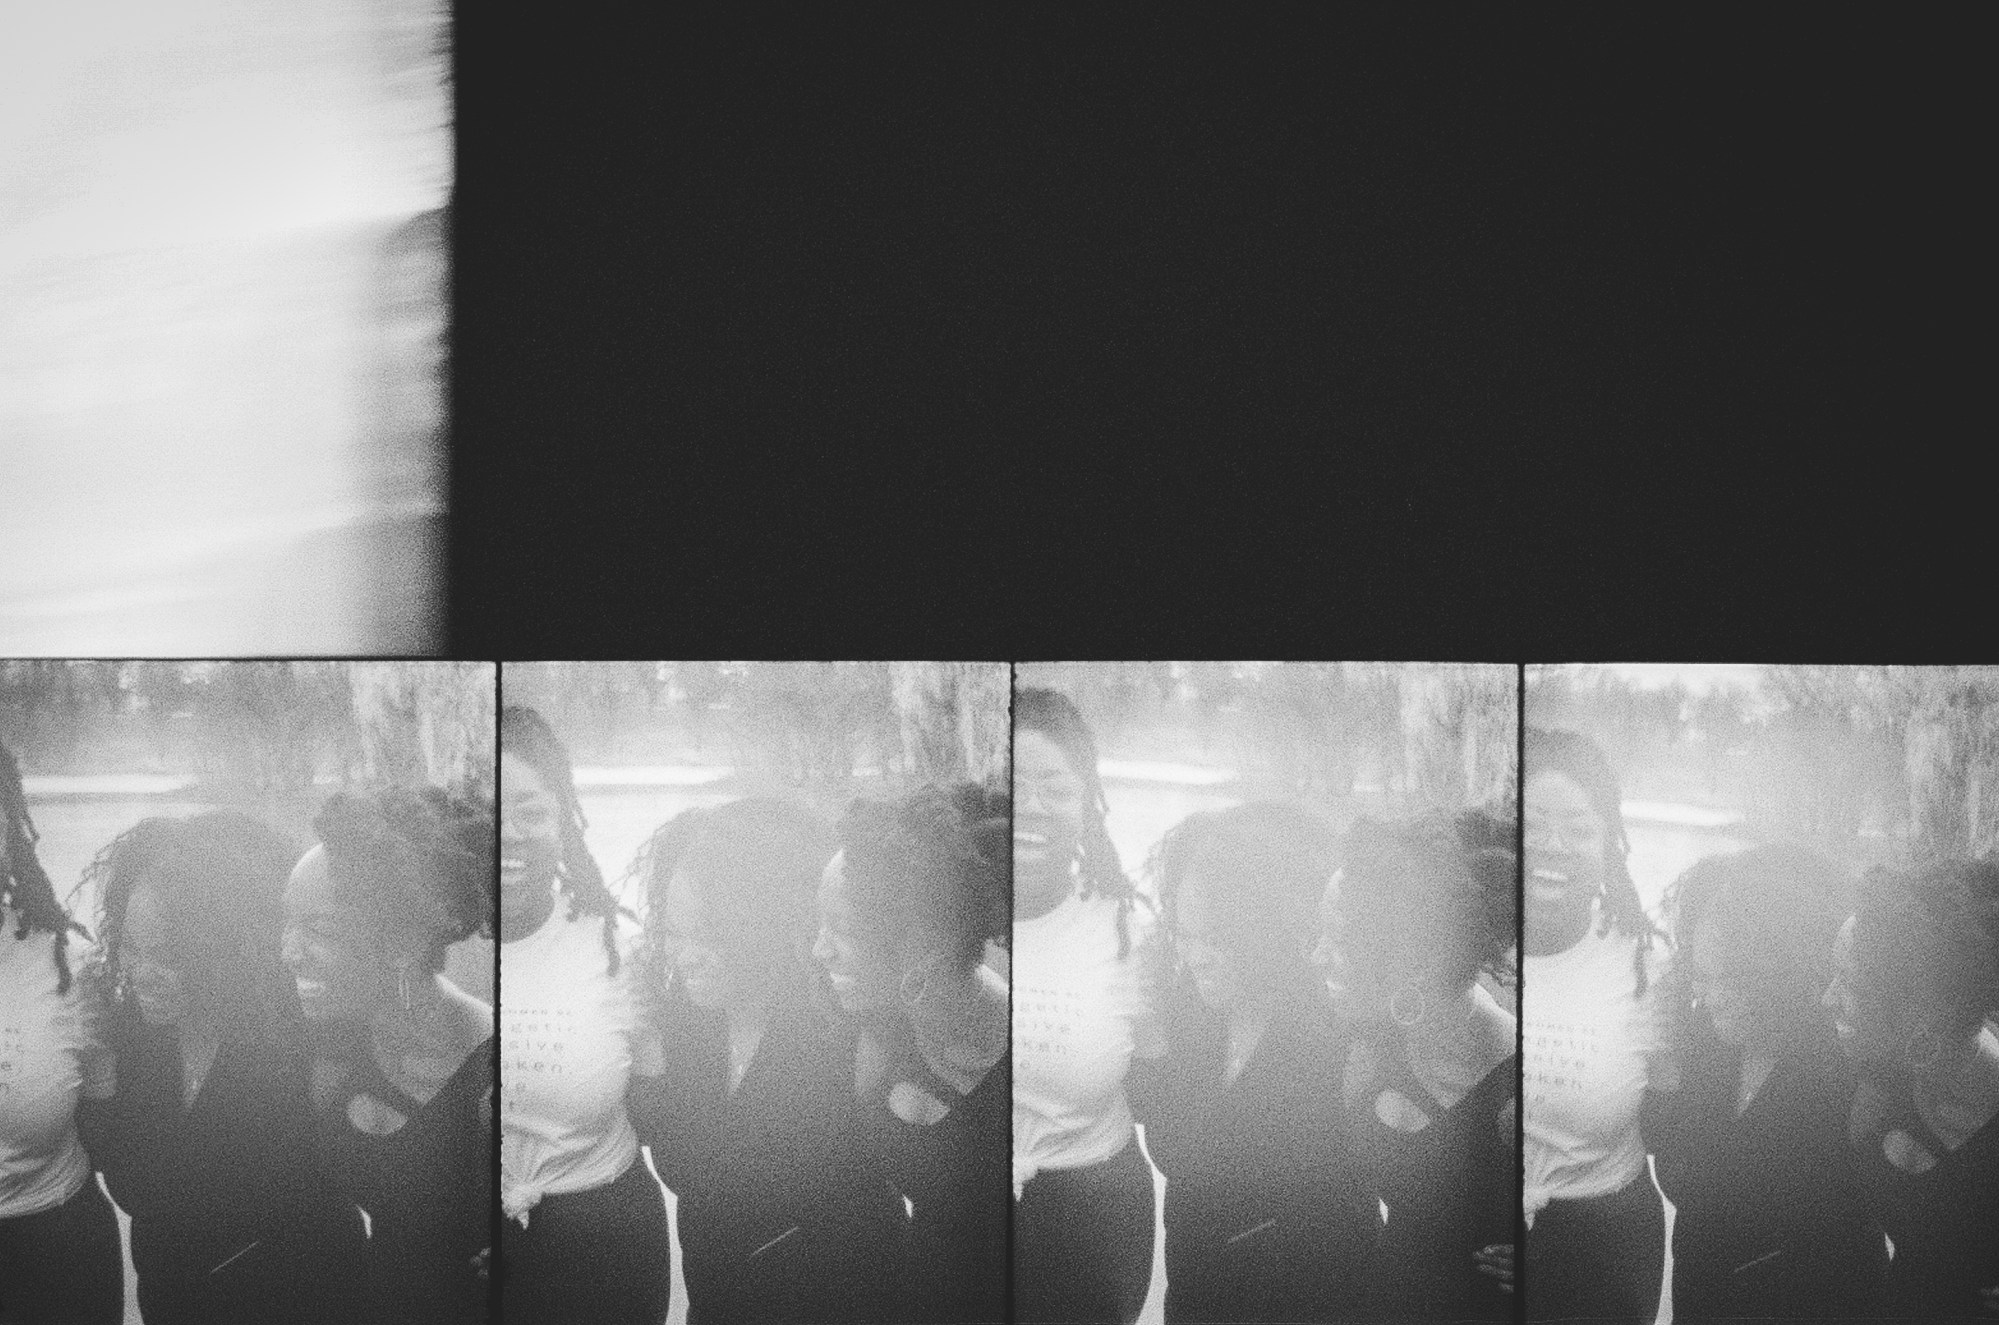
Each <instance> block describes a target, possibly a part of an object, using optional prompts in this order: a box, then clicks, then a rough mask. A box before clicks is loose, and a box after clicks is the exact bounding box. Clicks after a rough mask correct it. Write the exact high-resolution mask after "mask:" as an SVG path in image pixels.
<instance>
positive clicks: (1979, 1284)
mask: <svg viewBox="0 0 1999 1325" xmlns="http://www.w3.org/2000/svg"><path fill="white" fill-rule="evenodd" d="M1894 1131H1901V1132H1904V1133H1906V1134H1908V1136H1910V1137H1911V1138H1912V1139H1914V1140H1915V1142H1916V1143H1917V1144H1918V1145H1920V1146H1922V1147H1923V1149H1925V1150H1927V1151H1929V1153H1930V1154H1931V1155H1934V1156H1935V1157H1936V1163H1935V1164H1933V1165H1931V1166H1930V1167H1929V1168H1928V1169H1926V1170H1924V1171H1923V1172H1921V1173H1910V1172H1908V1171H1907V1170H1905V1169H1902V1168H1899V1167H1897V1166H1896V1165H1895V1163H1894V1162H1893V1161H1891V1160H1890V1159H1889V1158H1888V1157H1887V1154H1886V1153H1885V1152H1884V1150H1883V1148H1882V1147H1883V1144H1884V1141H1885V1139H1886V1137H1887V1135H1888V1134H1889V1133H1890V1132H1894ZM1857 1146H1858V1148H1857V1150H1856V1151H1855V1152H1854V1162H1855V1165H1856V1166H1857V1171H1858V1175H1859V1179H1860V1183H1861V1186H1862V1188H1863V1189H1864V1190H1865V1191H1866V1192H1867V1194H1868V1197H1869V1199H1870V1200H1871V1201H1872V1203H1873V1206H1874V1216H1875V1218H1876V1220H1878V1221H1879V1223H1880V1224H1881V1227H1882V1228H1883V1229H1884V1230H1886V1231H1887V1234H1888V1237H1889V1240H1890V1241H1892V1242H1893V1243H1894V1247H1895V1250H1894V1256H1893V1259H1892V1260H1891V1261H1890V1262H1889V1265H1888V1291H1889V1295H1890V1303H1889V1305H1890V1310H1891V1311H1894V1312H1897V1313H1903V1314H1907V1315H1911V1316H1917V1317H1921V1318H1924V1319H1945V1320H1948V1319H1953V1318H1958V1317H1963V1318H1969V1319H1988V1320H1989V1319H1991V1317H1990V1316H1989V1315H1986V1314H1984V1311H1983V1307H1982V1306H1981V1303H1980V1299H1979V1293H1978V1290H1979V1289H1981V1288H1989V1287H1999V1117H1995V1118H1993V1119H1990V1120H1988V1121H1987V1122H1986V1123H1985V1125H1984V1126H1983V1127H1980V1128H1979V1129H1978V1131H1976V1132H1975V1133H1973V1134H1972V1135H1971V1136H1970V1137H1969V1138H1967V1139H1966V1140H1965V1142H1964V1144H1963V1145H1961V1146H1959V1147H1957V1149H1955V1150H1952V1149H1949V1148H1948V1147H1946V1146H1945V1145H1944V1144H1943V1142H1942V1141H1941V1140H1939V1139H1938V1138H1937V1136H1936V1133H1935V1132H1933V1131H1931V1130H1930V1128H1929V1126H1928V1125H1927V1124H1925V1123H1924V1122H1923V1120H1922V1117H1921V1115H1920V1114H1919V1113H1918V1111H1917V1109H1916V1107H1915V1103H1914V1101H1913V1100H1912V1099H1909V1098H1907V1097H1904V1098H1901V1099H1897V1100H1891V1101H1889V1103H1888V1105H1887V1107H1886V1108H1885V1109H1884V1110H1883V1111H1882V1112H1881V1115H1880V1116H1879V1117H1878V1118H1875V1119H1873V1120H1872V1121H1871V1122H1870V1124H1869V1125H1868V1126H1866V1127H1865V1128H1863V1129H1862V1131H1861V1134H1860V1136H1859V1137H1858V1138H1857Z"/></svg>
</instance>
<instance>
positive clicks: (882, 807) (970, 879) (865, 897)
mask: <svg viewBox="0 0 1999 1325" xmlns="http://www.w3.org/2000/svg"><path fill="white" fill-rule="evenodd" d="M1008 807H1009V798H1008V796H1007V795H1006V794H1005V793H1004V792H999V791H993V790H990V789H988V788H985V787H981V786H978V785H977V784H975V783H969V782H967V783H960V784H958V785H956V786H954V787H948V788H946V787H938V786H926V787H921V788H918V789H917V790H916V791H913V792H911V793H910V794H908V795H907V796H904V797H901V798H899V799H897V800H893V801H885V800H874V799H870V798H866V797H863V798H861V799H858V800H856V801H854V803H853V804H851V805H849V806H848V807H847V812H846V814H845V815H844V816H842V818H841V820H840V827H839V835H840V845H841V849H842V850H844V851H845V852H846V880H847V891H848V894H849V896H850V897H851V898H852V901H853V909H854V918H855V922H856V926H857V927H858V928H859V929H860V930H861V931H862V933H863V935H864V936H865V938H866V940H867V941H868V942H869V943H870V944H872V945H874V946H876V947H877V948H878V949H879V950H881V951H884V952H893V951H895V950H896V947H897V945H896V944H895V943H894V942H893V940H892V938H891V936H892V935H895V934H904V933H909V932H912V931H913V932H915V933H918V934H921V935H925V936H930V937H934V938H938V939H942V940H943V942H944V945H945V948H946V950H947V951H948V952H949V953H950V954H951V960H952V961H953V962H954V963H955V964H956V966H957V968H958V969H959V970H960V971H969V970H971V969H973V968H974V967H976V966H977V965H978V964H979V960H980V958H981V957H982V956H983V955H984V953H985V945H986V943H987V941H988V940H993V941H997V940H998V939H999V938H1000V937H1001V936H1003V935H1004V934H1005V933H1006V932H1007V927H1008V921H1009V918H1010V915H1011V908H1010V905H1009V890H1008V886H1007V880H1008V874H1009V870H1010V867H1011V849H1012V848H1011V842H1010V835H1011V830H1010V827H1009V825H1010V822H1011V820H1010V817H1009V814H1008Z"/></svg>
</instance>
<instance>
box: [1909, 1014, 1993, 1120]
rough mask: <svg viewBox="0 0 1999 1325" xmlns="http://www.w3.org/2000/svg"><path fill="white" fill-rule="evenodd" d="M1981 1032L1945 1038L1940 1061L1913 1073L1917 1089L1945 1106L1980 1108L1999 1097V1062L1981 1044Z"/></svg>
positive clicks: (1938, 1057)
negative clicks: (1951, 1038) (1988, 1055)
mask: <svg viewBox="0 0 1999 1325" xmlns="http://www.w3.org/2000/svg"><path fill="white" fill-rule="evenodd" d="M1980 1038H1981V1033H1980V1032H1978V1031H1974V1032H1973V1033H1972V1034H1970V1035H1968V1036H1965V1037H1964V1038H1963V1039H1959V1040H1948V1041H1945V1043H1944V1047H1943V1050H1942V1052H1940V1053H1938V1054H1937V1059H1936V1062H1935V1063H1933V1064H1932V1065H1930V1066H1929V1067H1927V1068H1925V1069H1924V1070H1922V1071H1920V1072H1916V1073H1914V1074H1913V1077H1914V1081H1915V1085H1916V1089H1918V1090H1920V1091H1922V1092H1923V1093H1924V1094H1925V1095H1927V1096H1928V1097H1929V1098H1930V1099H1931V1100H1932V1101H1934V1102H1936V1103H1938V1104H1945V1105H1953V1104H1955V1105H1970V1106H1973V1107H1980V1106H1984V1105H1989V1104H1991V1103H1993V1102H1994V1100H1995V1097H1999V1063H1994V1062H1993V1061H1992V1060H1990V1059H1989V1058H1988V1057H1987V1055H1986V1054H1985V1052H1984V1049H1983V1046H1982V1045H1981V1044H1980V1043H1979V1041H1980Z"/></svg>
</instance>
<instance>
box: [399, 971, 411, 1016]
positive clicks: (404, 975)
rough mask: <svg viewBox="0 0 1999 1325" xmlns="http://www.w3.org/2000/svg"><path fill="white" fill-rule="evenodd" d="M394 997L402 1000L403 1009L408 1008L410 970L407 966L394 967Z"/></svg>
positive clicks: (406, 1010) (406, 1009)
mask: <svg viewBox="0 0 1999 1325" xmlns="http://www.w3.org/2000/svg"><path fill="white" fill-rule="evenodd" d="M396 997H398V998H400V999H402V1001H403V1011H405V1012H408V1011H409V1010H410V972H409V968H408V967H407V966H399V967H397V968H396Z"/></svg>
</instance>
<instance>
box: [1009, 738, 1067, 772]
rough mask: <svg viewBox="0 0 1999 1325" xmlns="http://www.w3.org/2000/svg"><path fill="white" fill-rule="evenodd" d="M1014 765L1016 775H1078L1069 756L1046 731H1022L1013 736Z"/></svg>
mask: <svg viewBox="0 0 1999 1325" xmlns="http://www.w3.org/2000/svg"><path fill="white" fill-rule="evenodd" d="M1013 767H1014V772H1015V774H1016V775H1020V776H1026V777H1034V778H1053V777H1076V776H1077V773H1076V769H1075V767H1074V766H1073V765H1071V764H1070V762H1069V756H1068V755H1066V754H1064V753H1063V752H1062V747H1061V746H1059V745H1057V744H1055V741H1054V740H1053V738H1051V737H1050V736H1048V734H1047V733H1045V732H1038V731H1021V732H1016V733H1015V734H1014V738H1013Z"/></svg>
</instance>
